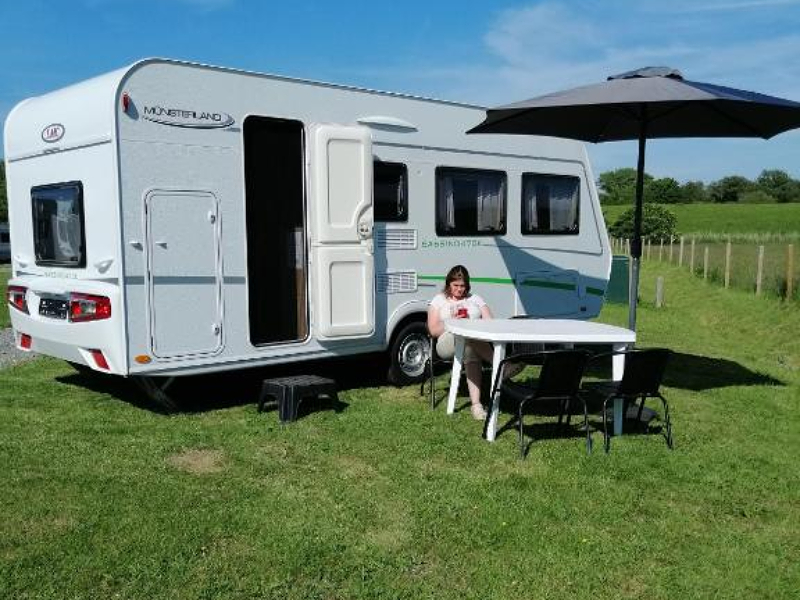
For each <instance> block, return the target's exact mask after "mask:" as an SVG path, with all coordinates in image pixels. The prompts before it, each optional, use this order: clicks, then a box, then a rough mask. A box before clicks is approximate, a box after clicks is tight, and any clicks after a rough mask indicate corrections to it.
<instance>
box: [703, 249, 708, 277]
mask: <svg viewBox="0 0 800 600" xmlns="http://www.w3.org/2000/svg"><path fill="white" fill-rule="evenodd" d="M703 279H708V246H706V247H705V249H704V250H703Z"/></svg>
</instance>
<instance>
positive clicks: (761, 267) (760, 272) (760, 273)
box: [756, 246, 764, 296]
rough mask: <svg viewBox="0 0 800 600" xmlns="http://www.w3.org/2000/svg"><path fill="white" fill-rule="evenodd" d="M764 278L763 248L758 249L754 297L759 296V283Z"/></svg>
mask: <svg viewBox="0 0 800 600" xmlns="http://www.w3.org/2000/svg"><path fill="white" fill-rule="evenodd" d="M763 278H764V246H759V247H758V264H757V265H756V296H760V295H761V282H762V281H763Z"/></svg>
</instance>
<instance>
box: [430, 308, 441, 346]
mask: <svg viewBox="0 0 800 600" xmlns="http://www.w3.org/2000/svg"><path fill="white" fill-rule="evenodd" d="M428 331H429V332H430V334H431V335H432V336H433V337H435V338H438V337H439V336H440V335H442V334H443V333H444V323H443V322H442V318H441V317H440V316H439V307H437V306H433V305H431V306H429V307H428Z"/></svg>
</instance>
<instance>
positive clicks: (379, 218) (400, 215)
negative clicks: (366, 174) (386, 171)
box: [372, 159, 408, 223]
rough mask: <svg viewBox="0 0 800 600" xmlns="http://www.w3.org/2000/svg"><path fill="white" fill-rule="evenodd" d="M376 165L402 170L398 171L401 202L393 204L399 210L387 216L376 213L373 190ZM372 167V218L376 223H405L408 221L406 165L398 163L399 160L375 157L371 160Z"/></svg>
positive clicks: (375, 196)
mask: <svg viewBox="0 0 800 600" xmlns="http://www.w3.org/2000/svg"><path fill="white" fill-rule="evenodd" d="M378 165H381V166H384V167H388V168H396V167H399V168H400V169H401V170H402V172H401V173H400V177H401V188H400V191H401V193H402V198H401V202H400V203H399V205H398V204H397V203H395V206H396V207H397V208H399V209H400V210H399V211H395V214H394V215H392V216H387V215H383V214H381V215H379V214H378V202H377V195H375V190H376V185H375V181H376V180H377V178H376V176H375V175H376V173H377V169H378ZM372 169H373V172H372V176H373V182H372V191H373V206H372V210H373V213H374V215H375V218H374V220H375V222H376V223H407V222H408V165H406V164H405V163H400V162H394V161H388V160H378V159H375V160H373V162H372ZM387 205H388V203H387Z"/></svg>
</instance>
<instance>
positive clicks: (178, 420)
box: [0, 262, 800, 600]
mask: <svg viewBox="0 0 800 600" xmlns="http://www.w3.org/2000/svg"><path fill="white" fill-rule="evenodd" d="M642 274H643V277H642V287H641V290H642V293H641V297H642V299H643V300H642V304H641V309H640V311H639V325H640V330H639V340H640V343H641V345H643V346H659V345H664V346H668V347H670V348H672V349H673V350H674V351H675V352H676V353H677V354H676V356H675V357H674V360H673V363H672V365H671V367H670V369H669V371H668V375H667V386H666V388H665V393H666V396H667V397H668V398H669V399H670V402H671V407H672V416H673V424H674V434H675V443H676V446H675V449H674V450H673V451H669V450H668V449H667V448H666V445H665V444H664V442H663V439H662V438H661V436H660V435H658V434H657V433H651V434H649V435H625V436H623V437H621V438H617V439H615V440H614V444H613V447H612V452H611V454H609V455H604V453H603V452H602V445H601V444H600V440H601V436H600V435H599V434H598V433H597V432H595V433H594V440H595V442H596V443H595V452H594V454H592V455H591V456H587V455H586V453H585V448H584V443H583V435H582V432H580V431H579V430H578V429H573V430H567V431H566V432H564V431H563V430H559V429H556V428H554V427H551V426H549V425H548V423H551V422H552V421H553V419H552V417H550V418H546V417H539V418H538V419H535V420H534V421H533V422H535V424H534V425H532V426H531V427H530V430H529V432H530V433H531V434H533V435H534V436H536V441H535V442H534V443H533V445H532V447H531V450H530V453H529V456H528V458H527V459H526V460H525V461H520V460H519V459H518V458H517V451H516V437H515V435H514V430H513V428H512V429H507V430H504V431H502V430H501V432H500V435H499V436H498V440H497V441H496V442H495V443H493V444H489V443H487V442H485V441H483V440H481V439H480V429H481V427H480V424H479V423H476V422H475V421H473V420H472V419H471V418H470V415H469V411H463V410H462V411H460V412H458V413H456V414H455V415H453V416H451V417H448V416H446V415H445V414H444V410H443V407H442V406H441V405H440V406H439V407H438V409H437V410H436V411H431V410H430V409H429V408H428V405H427V401H426V400H425V399H423V398H420V397H419V395H418V388H416V387H414V386H411V387H406V388H400V389H397V388H393V387H388V386H384V385H381V384H380V383H379V382H378V381H377V377H376V373H377V372H378V370H377V369H375V368H373V366H372V365H371V364H370V363H369V362H367V361H364V360H361V359H359V360H356V361H352V362H349V363H345V364H343V365H340V366H337V367H336V370H335V372H336V378H337V380H339V382H340V387H341V392H340V401H341V403H342V405H341V406H340V407H339V408H340V411H339V412H334V411H331V410H317V411H314V412H310V413H308V412H307V414H305V416H304V417H303V418H302V419H300V420H299V421H298V422H296V423H293V424H290V425H286V426H281V425H279V423H278V420H277V416H276V414H275V412H268V413H261V414H259V413H258V412H256V409H255V399H256V396H257V394H258V379H257V378H256V377H254V376H253V375H247V374H244V373H237V374H231V375H229V376H225V377H221V376H220V377H209V378H203V379H198V380H195V381H194V383H189V382H178V383H176V386H177V387H176V393H178V394H179V395H182V397H183V398H184V401H186V402H187V403H189V404H190V405H191V406H194V407H196V408H195V410H189V411H187V412H184V413H180V414H177V415H172V416H165V415H162V414H158V413H157V412H153V411H152V410H148V409H147V407H146V404H144V403H143V399H142V398H141V396H140V395H139V394H138V393H137V392H135V391H133V390H132V389H130V388H128V387H125V386H123V385H122V382H121V381H120V380H109V379H103V378H99V379H96V378H87V377H85V376H81V375H78V374H76V373H75V372H74V371H73V370H72V369H71V368H70V367H69V366H67V365H66V364H65V363H63V362H61V361H57V360H52V359H40V360H36V361H33V362H30V363H26V364H22V365H19V366H16V367H13V368H11V369H8V370H4V371H0V464H1V465H2V470H1V471H0V472H1V473H2V486H1V488H2V493H0V556H1V557H2V560H0V598H15V599H16V598H19V599H26V598H27V599H37V600H39V599H41V600H45V599H58V600H61V599H64V598H80V599H98V600H99V599H103V600H105V599H110V598H121V599H125V600H135V599H142V600H152V599H155V598H158V599H162V598H163V599H175V600H177V599H196V598H203V599H206V600H209V599H217V598H219V599H226V600H228V599H238V598H259V599H262V598H263V599H270V598H281V599H287V600H291V599H303V600H306V599H323V598H324V599H339V598H367V599H369V598H376V599H378V598H380V599H415V600H416V599H418V598H436V599H437V600H438V599H443V600H448V599H458V600H464V599H471V598H480V599H486V598H503V599H504V598H530V599H539V598H541V599H557V598H577V599H590V598H597V597H600V596H606V597H610V598H643V599H644V598H646V599H648V600H661V599H664V600H666V599H673V598H725V599H726V600H727V599H747V600H750V599H752V598H759V599H762V598H764V599H786V600H789V599H794V598H796V594H797V590H798V589H800V504H799V503H798V502H797V490H798V489H800V469H799V468H798V463H797V457H798V455H800V436H798V431H800V410H798V398H799V397H800V337H798V336H797V332H798V331H800V312H798V311H797V310H796V309H793V308H789V307H787V306H786V305H784V304H783V303H781V302H779V301H776V300H772V299H761V300H756V299H755V298H753V297H752V296H751V295H749V294H745V293H743V292H739V291H725V290H722V289H720V288H719V287H718V286H712V285H705V284H703V283H702V282H698V281H697V280H696V279H694V278H692V277H690V275H689V274H688V273H687V272H686V270H685V269H678V268H677V267H676V266H674V265H668V264H663V265H658V268H657V269H656V268H654V264H653V263H652V262H646V263H645V264H644V266H643V273H642ZM656 274H659V275H663V276H664V277H665V279H666V286H665V287H666V300H667V301H666V306H665V307H664V308H662V309H659V310H656V309H655V308H654V307H653V302H652V296H653V289H654V285H655V282H654V278H655V276H656ZM625 319H626V312H625V308H624V307H622V306H619V305H608V306H607V307H606V308H605V309H604V311H603V314H602V320H603V321H606V322H611V323H616V324H621V323H624V322H625ZM461 400H462V401H465V400H464V398H462V399H461ZM310 406H313V404H312V405H310ZM322 406H323V405H319V407H320V408H322ZM508 421H509V415H504V416H503V417H502V418H501V424H503V423H507V422H508ZM591 421H592V424H593V427H597V426H598V423H599V420H598V417H597V416H596V415H594V416H592V418H591Z"/></svg>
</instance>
